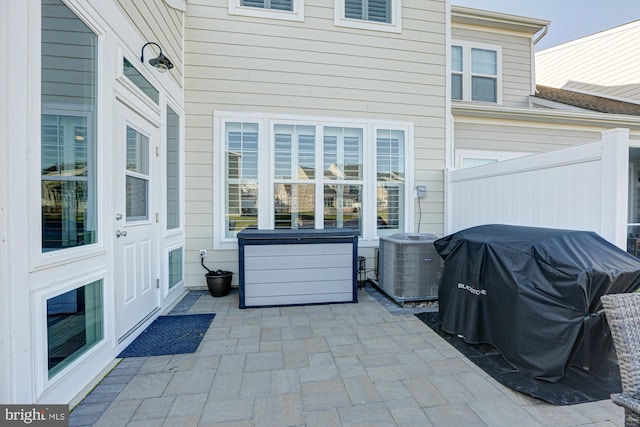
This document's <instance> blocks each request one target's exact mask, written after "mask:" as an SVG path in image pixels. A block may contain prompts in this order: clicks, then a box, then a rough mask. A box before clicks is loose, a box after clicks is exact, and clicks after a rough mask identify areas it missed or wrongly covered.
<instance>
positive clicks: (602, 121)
mask: <svg viewBox="0 0 640 427" xmlns="http://www.w3.org/2000/svg"><path fill="white" fill-rule="evenodd" d="M451 114H453V116H454V118H455V117H456V116H468V117H478V118H490V119H507V120H520V121H531V122H548V123H561V124H574V125H587V126H601V127H607V128H615V127H623V128H630V129H634V130H639V129H640V117H638V116H628V115H622V114H608V113H597V112H584V111H569V110H553V109H547V108H523V107H504V106H500V105H487V104H468V103H459V104H458V103H456V104H453V105H452V106H451Z"/></svg>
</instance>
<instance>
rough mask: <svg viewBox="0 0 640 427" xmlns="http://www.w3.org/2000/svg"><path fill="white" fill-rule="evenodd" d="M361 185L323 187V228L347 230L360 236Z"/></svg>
mask: <svg viewBox="0 0 640 427" xmlns="http://www.w3.org/2000/svg"><path fill="white" fill-rule="evenodd" d="M361 215H362V185H345V184H336V185H325V186H324V228H349V229H353V230H358V234H362V221H361Z"/></svg>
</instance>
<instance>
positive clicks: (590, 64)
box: [536, 20, 640, 104]
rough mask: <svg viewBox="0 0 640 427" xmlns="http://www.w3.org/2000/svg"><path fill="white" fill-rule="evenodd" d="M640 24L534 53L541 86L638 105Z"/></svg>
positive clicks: (618, 28)
mask: <svg viewBox="0 0 640 427" xmlns="http://www.w3.org/2000/svg"><path fill="white" fill-rule="evenodd" d="M638 39H640V20H637V21H633V22H629V23H628V24H624V25H620V26H618V27H614V28H610V29H608V30H605V31H601V32H599V33H595V34H592V35H589V36H586V37H582V38H579V39H576V40H573V41H570V42H567V43H563V44H560V45H558V46H554V47H551V48H549V49H545V50H542V51H540V52H537V53H536V81H537V83H538V84H540V85H544V86H549V87H553V88H558V89H566V90H571V91H574V92H580V93H584V94H590V95H599V96H604V97H607V98H611V99H616V100H622V101H627V102H632V103H638V104H640V54H638V49H637V44H638Z"/></svg>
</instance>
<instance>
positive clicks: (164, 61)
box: [140, 42, 173, 73]
mask: <svg viewBox="0 0 640 427" xmlns="http://www.w3.org/2000/svg"><path fill="white" fill-rule="evenodd" d="M150 44H152V45H155V46H157V47H158V49H160V55H158V56H157V57H156V58H151V59H150V60H149V64H151V65H153V66H154V67H156V68H157V69H158V71H160V72H161V73H166V72H167V71H169V70H170V69H172V68H173V63H172V62H171V60H170V59H169V58H167V57H166V56H164V55H163V54H162V48H161V47H160V45H159V44H158V43H154V42H148V43H145V44H144V46H142V52H141V53H140V61H142V62H144V48H145V47H147V46H148V45H150Z"/></svg>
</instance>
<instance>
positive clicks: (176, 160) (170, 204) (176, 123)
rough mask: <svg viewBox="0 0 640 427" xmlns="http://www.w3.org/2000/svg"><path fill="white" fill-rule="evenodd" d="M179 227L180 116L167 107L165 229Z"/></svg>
mask: <svg viewBox="0 0 640 427" xmlns="http://www.w3.org/2000/svg"><path fill="white" fill-rule="evenodd" d="M175 228H180V117H179V116H178V115H177V114H176V113H175V112H174V111H173V110H172V109H171V108H170V107H167V229H168V230H172V229H175Z"/></svg>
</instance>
